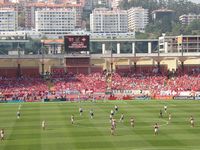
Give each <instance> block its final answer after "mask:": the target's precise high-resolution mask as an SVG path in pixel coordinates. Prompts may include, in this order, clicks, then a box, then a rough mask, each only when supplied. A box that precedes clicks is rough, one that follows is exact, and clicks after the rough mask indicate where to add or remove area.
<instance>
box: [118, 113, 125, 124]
mask: <svg viewBox="0 0 200 150" xmlns="http://www.w3.org/2000/svg"><path fill="white" fill-rule="evenodd" d="M119 122H124V114H123V113H122V114H121V117H120V120H119Z"/></svg>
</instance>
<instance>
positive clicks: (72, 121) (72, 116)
mask: <svg viewBox="0 0 200 150" xmlns="http://www.w3.org/2000/svg"><path fill="white" fill-rule="evenodd" d="M71 123H72V124H74V115H71Z"/></svg>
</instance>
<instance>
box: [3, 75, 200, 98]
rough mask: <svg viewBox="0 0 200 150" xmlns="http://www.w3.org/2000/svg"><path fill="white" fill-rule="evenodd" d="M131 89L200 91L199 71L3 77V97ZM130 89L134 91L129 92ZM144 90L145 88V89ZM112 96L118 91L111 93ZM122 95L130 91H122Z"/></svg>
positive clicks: (80, 94)
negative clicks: (169, 74)
mask: <svg viewBox="0 0 200 150" xmlns="http://www.w3.org/2000/svg"><path fill="white" fill-rule="evenodd" d="M108 90H110V91H111V92H112V91H129V95H131V96H134V95H136V94H138V91H139V94H140V95H144V94H145V95H148V96H151V97H155V96H177V95H181V94H182V93H184V92H185V93H187V92H190V94H193V93H195V92H200V74H193V75H181V76H173V77H170V78H169V77H168V76H165V75H157V74H151V75H149V74H148V75H147V74H133V73H132V74H126V75H120V74H118V73H113V74H112V76H111V75H109V76H108V75H107V74H106V73H93V74H89V75H84V74H76V75H75V74H71V73H68V74H65V75H62V76H51V77H50V79H49V80H44V79H41V78H20V79H16V78H0V96H1V99H3V100H16V99H21V100H24V101H38V100H41V99H45V98H50V99H57V98H61V97H62V98H67V99H70V98H71V99H73V98H83V99H88V98H95V99H98V98H99V99H102V98H105V97H106V95H105V93H106V92H107V91H108ZM130 91H131V92H130ZM144 91H145V92H144ZM111 94H112V96H113V94H115V93H111ZM121 95H123V96H127V95H128V94H125V93H123V92H122V93H121Z"/></svg>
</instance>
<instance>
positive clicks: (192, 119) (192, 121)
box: [190, 116, 194, 127]
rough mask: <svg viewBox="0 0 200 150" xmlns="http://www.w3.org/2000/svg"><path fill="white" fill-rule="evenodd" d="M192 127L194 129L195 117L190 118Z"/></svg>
mask: <svg viewBox="0 0 200 150" xmlns="http://www.w3.org/2000/svg"><path fill="white" fill-rule="evenodd" d="M190 125H191V127H194V117H193V116H190Z"/></svg>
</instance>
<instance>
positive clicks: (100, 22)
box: [90, 8, 128, 33]
mask: <svg viewBox="0 0 200 150" xmlns="http://www.w3.org/2000/svg"><path fill="white" fill-rule="evenodd" d="M90 30H91V32H96V33H98V32H100V33H109V32H119V33H124V32H128V14H127V11H125V10H119V9H116V10H110V9H107V8H96V9H94V10H93V11H92V14H90Z"/></svg>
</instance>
